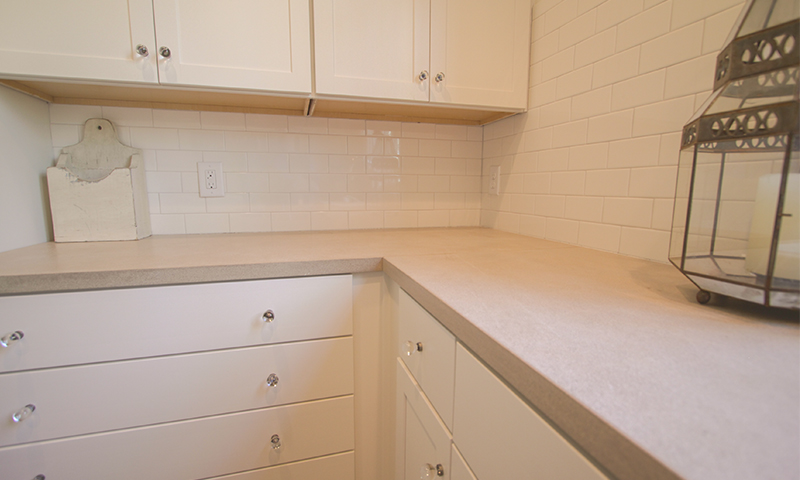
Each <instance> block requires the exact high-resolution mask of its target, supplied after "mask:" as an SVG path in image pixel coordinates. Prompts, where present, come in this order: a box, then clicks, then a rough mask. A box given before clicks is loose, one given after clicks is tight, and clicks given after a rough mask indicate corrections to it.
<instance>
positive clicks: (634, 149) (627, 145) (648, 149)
mask: <svg viewBox="0 0 800 480" xmlns="http://www.w3.org/2000/svg"><path fill="white" fill-rule="evenodd" d="M660 146H661V137H660V136H658V135H653V136H650V137H638V138H631V139H627V140H617V141H614V142H611V143H609V144H608V168H623V167H645V166H649V165H658V154H659V148H660Z"/></svg>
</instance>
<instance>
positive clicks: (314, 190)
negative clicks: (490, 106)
mask: <svg viewBox="0 0 800 480" xmlns="http://www.w3.org/2000/svg"><path fill="white" fill-rule="evenodd" d="M50 116H51V121H52V125H51V129H52V135H53V146H54V150H53V152H52V153H51V156H52V157H53V158H55V157H56V156H57V155H58V152H59V151H60V149H61V147H64V146H67V145H72V144H74V143H77V142H78V141H80V138H81V136H82V133H83V127H82V125H83V123H84V122H85V121H86V120H87V119H89V118H93V117H103V118H107V119H109V120H111V121H112V123H114V125H115V126H116V128H117V132H118V136H119V138H120V140H121V141H122V142H123V143H125V144H126V145H130V146H133V147H136V148H141V149H143V150H144V157H145V162H146V167H145V169H146V172H147V188H148V193H149V201H150V212H151V220H152V225H153V233H154V234H181V233H222V232H269V231H288V230H329V229H337V230H347V229H359V228H405V227H448V226H453V227H454V226H477V225H478V224H479V221H480V202H481V198H480V197H481V195H480V188H481V185H480V178H481V177H480V175H481V148H482V140H483V137H482V135H483V128H482V127H464V126H453V125H433V124H417V123H400V122H373V121H364V120H339V119H326V118H307V117H291V116H290V117H287V116H282V115H254V114H243V113H216V112H194V111H173V110H153V109H140V108H112V107H92V106H74V105H51V106H50ZM201 161H205V162H217V161H219V162H222V164H223V171H224V178H225V192H226V194H225V197H223V198H208V199H206V198H201V197H200V196H199V194H198V193H197V192H198V181H197V162H201Z"/></svg>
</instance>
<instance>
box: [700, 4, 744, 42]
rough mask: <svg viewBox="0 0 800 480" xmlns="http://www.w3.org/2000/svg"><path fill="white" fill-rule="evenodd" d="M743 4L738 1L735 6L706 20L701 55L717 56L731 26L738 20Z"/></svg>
mask: <svg viewBox="0 0 800 480" xmlns="http://www.w3.org/2000/svg"><path fill="white" fill-rule="evenodd" d="M743 5H744V2H742V1H739V2H738V3H737V5H736V6H734V7H731V8H729V9H727V10H725V11H723V12H720V13H718V14H716V15H713V16H711V17H708V18H706V20H705V28H704V29H703V53H714V54H717V53H718V52H719V51H720V50H721V49H722V47H723V46H724V45H723V42H725V40H726V39H727V38H728V33H730V30H731V26H732V25H733V23H734V22H735V21H736V19H737V18H739V12H741V11H742V7H743Z"/></svg>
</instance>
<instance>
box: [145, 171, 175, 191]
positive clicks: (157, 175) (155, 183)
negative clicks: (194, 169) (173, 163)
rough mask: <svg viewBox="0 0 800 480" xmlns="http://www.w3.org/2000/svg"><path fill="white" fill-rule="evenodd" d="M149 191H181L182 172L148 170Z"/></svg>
mask: <svg viewBox="0 0 800 480" xmlns="http://www.w3.org/2000/svg"><path fill="white" fill-rule="evenodd" d="M147 191H148V192H150V193H180V192H182V191H183V188H182V185H181V174H180V173H179V172H147Z"/></svg>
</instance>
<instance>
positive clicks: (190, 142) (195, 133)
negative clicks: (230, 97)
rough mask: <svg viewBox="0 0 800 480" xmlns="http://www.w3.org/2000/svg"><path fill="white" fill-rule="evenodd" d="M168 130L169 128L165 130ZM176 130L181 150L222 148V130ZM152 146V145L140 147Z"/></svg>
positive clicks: (223, 137) (223, 145)
mask: <svg viewBox="0 0 800 480" xmlns="http://www.w3.org/2000/svg"><path fill="white" fill-rule="evenodd" d="M166 131H170V130H166ZM177 132H178V135H177V137H178V144H179V146H180V149H181V150H201V151H202V150H218V151H219V150H224V149H225V135H224V133H223V132H216V131H214V132H212V131H206V130H189V129H183V128H182V129H180V130H177ZM142 148H153V147H142ZM155 148H174V149H176V150H177V147H155Z"/></svg>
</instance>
